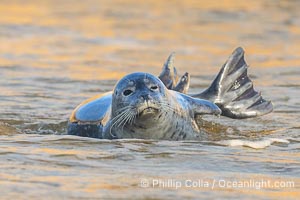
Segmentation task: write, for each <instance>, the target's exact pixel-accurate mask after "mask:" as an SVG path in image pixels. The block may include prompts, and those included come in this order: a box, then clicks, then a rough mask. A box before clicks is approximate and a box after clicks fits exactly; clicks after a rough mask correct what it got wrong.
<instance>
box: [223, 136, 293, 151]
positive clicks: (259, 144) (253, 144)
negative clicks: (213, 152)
mask: <svg viewBox="0 0 300 200" xmlns="http://www.w3.org/2000/svg"><path fill="white" fill-rule="evenodd" d="M273 143H286V144H289V143H290V142H289V141H288V140H286V139H279V138H269V139H264V140H260V141H247V140H238V139H237V140H224V141H220V142H217V144H220V145H225V146H232V147H235V146H244V147H250V148H253V149H264V148H266V147H268V146H270V145H272V144H273Z"/></svg>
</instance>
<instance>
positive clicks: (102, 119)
mask: <svg viewBox="0 0 300 200" xmlns="http://www.w3.org/2000/svg"><path fill="white" fill-rule="evenodd" d="M111 100H112V94H111V92H108V93H105V94H101V95H98V96H95V97H92V98H90V99H88V100H86V101H84V102H82V103H81V104H80V105H79V106H77V108H75V110H74V111H73V113H72V115H71V117H70V119H69V123H68V134H69V135H77V136H82V137H93V138H100V139H101V138H102V129H103V126H104V125H105V123H106V122H107V120H108V119H107V117H108V114H109V112H110V105H111Z"/></svg>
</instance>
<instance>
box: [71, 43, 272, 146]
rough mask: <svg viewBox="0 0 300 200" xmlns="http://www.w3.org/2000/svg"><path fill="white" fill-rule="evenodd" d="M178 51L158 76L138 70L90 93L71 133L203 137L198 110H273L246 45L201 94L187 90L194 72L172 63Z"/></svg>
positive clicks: (239, 113)
mask: <svg viewBox="0 0 300 200" xmlns="http://www.w3.org/2000/svg"><path fill="white" fill-rule="evenodd" d="M172 64H173V54H171V56H170V57H169V58H168V59H167V62H166V63H165V65H164V68H163V72H162V73H161V74H160V76H159V77H158V78H157V77H155V76H153V75H151V74H148V73H141V72H139V73H133V74H129V75H127V76H125V77H124V78H122V79H121V80H120V81H119V82H118V83H117V84H116V86H115V87H114V89H113V91H112V92H108V93H105V94H102V95H99V96H96V97H94V98H91V99H88V100H86V101H84V102H83V103H82V104H80V105H79V106H78V107H77V108H76V109H75V110H74V111H73V113H72V115H71V117H70V120H69V124H68V134H72V135H79V136H84V137H95V138H102V139H120V138H139V139H167V140H182V139H192V140H194V139H199V138H200V139H201V138H202V136H204V135H205V133H202V132H201V131H200V127H199V125H198V124H197V123H196V120H195V119H196V117H197V116H198V115H204V114H213V115H220V114H222V115H224V116H226V117H230V118H238V119H241V118H249V117H256V116H260V115H264V114H266V113H269V112H271V111H272V108H273V107H272V104H271V102H270V101H265V100H264V99H263V98H262V96H261V94H260V93H258V92H256V91H255V90H254V88H253V83H252V81H251V80H250V79H249V77H248V76H247V64H246V62H245V61H244V51H243V50H242V49H241V48H237V49H236V50H235V51H234V52H233V54H232V55H231V56H230V57H229V59H228V60H227V62H226V63H225V64H224V65H223V67H222V69H221V71H220V72H219V74H218V75H217V76H216V78H215V79H214V81H213V82H212V84H211V86H210V87H209V88H208V89H207V90H205V91H204V92H201V93H199V94H193V95H186V94H184V93H186V92H187V90H188V86H189V74H188V73H185V74H184V76H182V77H181V78H180V79H179V78H178V76H177V70H176V69H175V68H173V71H172V67H173V66H172Z"/></svg>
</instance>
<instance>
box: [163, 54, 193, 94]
mask: <svg viewBox="0 0 300 200" xmlns="http://www.w3.org/2000/svg"><path fill="white" fill-rule="evenodd" d="M174 57H175V53H174V52H173V53H171V54H170V55H169V57H168V59H167V60H166V62H165V64H164V66H163V69H162V72H161V73H160V75H159V76H158V78H159V79H160V80H161V81H162V82H163V83H164V85H165V86H166V88H168V89H169V90H175V91H177V92H180V93H184V94H186V93H187V92H188V89H189V86H190V75H189V74H188V73H187V72H186V73H185V74H184V75H183V76H182V77H181V78H180V79H179V76H178V73H177V69H176V68H175V67H174V65H173V64H174Z"/></svg>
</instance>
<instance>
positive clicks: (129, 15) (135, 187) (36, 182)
mask: <svg viewBox="0 0 300 200" xmlns="http://www.w3.org/2000/svg"><path fill="white" fill-rule="evenodd" d="M299 8H300V4H299V2H298V1H284V2H280V1H251V2H241V1H233V0H228V1H224V2H223V3H221V2H218V3H207V2H205V1H203V2H202V1H193V0H188V1H184V2H183V1H172V2H160V1H147V2H136V1H133V0H130V1H126V2H124V1H109V2H108V1H95V0H88V1H84V2H83V1H82V2H81V1H80V2H79V1H68V0H64V1H42V2H41V1H32V0H31V1H27V3H26V4H24V3H23V1H1V3H0V12H1V18H0V75H1V77H2V78H1V79H0V91H1V94H0V139H1V143H0V145H1V147H0V188H1V195H2V196H1V198H5V199H8V198H39V197H44V198H78V199H79V198H125V199H135V198H136V199H141V198H144V199H151V198H152V199H153V198H154V199H173V198H175V197H178V196H179V197H182V198H190V199H196V198H208V199H220V198H226V199H232V198H236V199H253V198H256V199H274V198H275V199H276V198H280V197H284V198H285V199H297V197H299V195H300V176H299V174H300V136H299V130H300V103H299V94H300V93H299V88H300V53H299V52H300V28H299V27H300V14H299V13H300V12H299ZM237 46H242V47H244V49H245V50H246V60H247V62H248V63H249V64H250V69H249V73H250V75H251V78H252V79H253V80H254V83H255V87H256V88H257V89H258V90H260V91H262V93H263V96H264V97H265V98H266V99H270V100H272V102H273V103H274V112H273V113H271V114H269V115H266V116H263V117H259V118H254V119H246V120H232V119H228V118H225V117H221V118H217V117H205V119H206V121H208V122H206V123H205V124H204V125H203V126H204V128H205V129H206V131H208V132H209V133H210V135H211V137H210V138H209V140H208V141H201V142H199V141H198V142H197V141H181V142H170V141H148V140H117V141H107V140H97V139H91V138H80V137H75V136H67V135H65V132H66V122H67V119H68V116H69V115H70V113H71V111H72V109H73V108H74V107H75V106H76V105H77V104H79V103H80V102H81V101H83V100H84V99H86V98H88V97H91V96H93V95H96V94H99V93H101V92H105V91H109V90H111V89H112V88H113V86H114V84H115V83H116V81H117V80H118V79H119V78H121V77H122V76H123V75H125V74H127V73H130V72H135V71H144V72H149V73H153V74H159V72H160V69H161V67H162V64H163V63H164V60H165V59H166V57H167V56H168V54H169V53H170V52H172V51H175V52H176V59H175V64H176V67H177V68H178V69H179V72H180V73H184V72H185V71H188V72H190V73H191V75H192V79H191V89H190V92H191V93H194V92H197V91H200V90H202V89H204V88H205V87H207V86H208V85H209V83H210V82H211V81H212V79H213V77H214V75H215V74H216V73H217V72H218V70H219V68H220V67H221V65H222V64H223V63H224V62H225V60H226V59H227V57H228V55H229V54H230V53H231V51H232V50H233V49H234V48H235V47H237ZM212 122H213V123H212ZM189 181H192V183H193V184H194V185H193V187H190V186H191V185H190V182H189ZM232 181H240V182H243V183H244V182H248V183H249V182H251V181H252V182H251V183H255V184H254V185H251V184H250V185H248V187H247V185H245V184H244V185H242V186H241V185H240V187H233V186H232ZM268 181H269V183H270V184H269V185H265V182H268ZM158 182H159V183H160V184H158ZM278 182H280V184H281V185H280V187H275V185H276V184H277V183H278ZM224 183H226V184H227V185H224ZM289 183H294V185H289ZM259 186H261V187H259ZM277 186H278V185H277ZM176 187H177V188H176Z"/></svg>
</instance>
